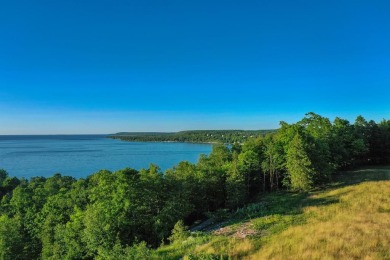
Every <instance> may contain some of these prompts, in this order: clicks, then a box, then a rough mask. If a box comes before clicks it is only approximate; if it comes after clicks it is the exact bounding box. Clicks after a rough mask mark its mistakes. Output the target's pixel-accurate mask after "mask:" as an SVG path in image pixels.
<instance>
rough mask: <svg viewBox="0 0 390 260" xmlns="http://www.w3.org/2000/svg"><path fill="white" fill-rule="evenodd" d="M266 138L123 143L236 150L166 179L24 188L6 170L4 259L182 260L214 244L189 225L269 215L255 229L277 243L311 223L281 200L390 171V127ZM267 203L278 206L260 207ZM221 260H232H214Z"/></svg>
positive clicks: (313, 120)
mask: <svg viewBox="0 0 390 260" xmlns="http://www.w3.org/2000/svg"><path fill="white" fill-rule="evenodd" d="M264 134H265V132H262V131H236V130H232V131H186V132H180V133H175V134H156V133H151V134H134V135H131V136H129V135H127V136H124V135H122V136H115V138H121V139H126V140H138V141H141V140H142V141H145V140H147V141H168V140H169V141H194V142H217V141H218V142H222V143H233V145H228V146H226V145H222V144H219V145H214V147H213V149H212V152H211V153H210V155H208V156H207V155H201V156H200V158H199V160H198V162H197V163H196V164H192V163H189V162H180V163H179V164H178V165H176V166H174V167H173V168H172V169H168V170H167V171H166V172H165V173H163V172H161V170H160V169H159V167H158V166H156V165H153V164H151V165H150V166H149V168H147V169H141V170H140V171H137V170H134V169H131V168H126V169H123V170H119V171H116V172H110V171H107V170H101V171H99V172H97V173H94V174H92V175H90V176H88V177H87V178H86V179H79V180H76V179H74V178H72V177H67V176H62V175H60V174H54V175H53V176H52V177H50V178H43V177H33V178H31V179H29V180H25V179H20V180H19V179H18V178H15V177H9V176H8V174H7V172H6V171H5V170H0V198H1V202H0V258H1V259H39V258H42V259H150V258H152V259H153V258H158V257H160V258H168V259H171V258H176V259H177V258H180V257H182V256H183V255H184V253H185V250H187V249H188V248H191V246H193V245H195V244H197V243H198V244H199V243H200V244H201V243H205V242H206V241H209V239H210V237H209V236H208V235H204V234H198V233H197V234H195V233H193V232H189V231H188V230H187V229H186V227H185V226H184V222H185V223H188V224H193V223H194V222H196V221H198V220H202V219H205V218H207V217H209V218H211V219H213V220H218V219H219V220H222V219H225V218H226V217H229V216H232V217H233V218H236V219H237V218H238V219H252V218H256V217H259V216H266V215H267V216H268V217H267V218H263V219H262V220H261V221H260V220H259V221H257V222H254V223H253V224H254V228H255V229H256V230H260V231H261V232H263V231H267V232H271V233H272V232H274V233H277V232H280V231H281V230H283V229H284V228H285V227H286V226H289V225H293V224H294V223H301V222H300V221H303V220H302V219H300V218H299V217H298V216H297V212H293V211H292V210H290V209H291V207H290V205H295V204H296V203H297V201H301V200H302V196H304V195H305V193H296V194H295V195H291V196H287V195H286V193H283V192H282V191H280V192H275V191H276V190H278V189H281V188H284V187H287V188H289V189H291V190H294V191H308V190H310V189H312V188H318V187H321V186H322V185H324V184H326V183H327V182H329V180H330V175H331V173H333V172H335V171H337V170H342V169H346V168H351V167H354V166H358V165H366V164H386V163H390V121H389V120H383V121H381V122H380V123H379V124H377V123H375V122H374V121H369V122H367V121H366V120H365V119H364V118H362V117H358V118H357V119H356V122H355V123H354V124H350V123H349V122H348V121H347V120H343V119H340V118H336V119H335V120H334V121H333V122H332V123H331V122H330V121H329V119H327V118H324V117H321V116H319V115H317V114H314V113H308V114H307V115H306V116H305V117H304V118H303V119H302V120H301V121H299V122H298V123H295V124H287V123H285V122H281V127H280V129H279V130H277V131H272V132H269V133H268V134H267V135H266V136H263V135H264ZM222 137H223V138H222ZM244 141H245V142H244ZM242 142H244V143H242ZM241 143H242V144H241ZM351 179H353V176H351ZM283 186H284V187H283ZM268 192H270V194H269V195H265V194H266V193H268ZM264 196H265V197H267V198H268V200H269V201H270V199H269V198H273V199H274V201H271V202H269V204H267V203H263V202H256V201H257V200H258V199H259V198H263V197H264ZM249 202H252V203H251V204H248V203H249ZM253 202H255V203H253ZM245 205H247V206H245ZM380 210H381V212H382V211H383V212H387V208H381V209H380ZM171 231H172V232H171ZM221 240H223V239H221ZM168 241H170V242H171V244H170V245H167V246H166V247H163V248H165V249H166V248H171V249H172V250H173V251H174V253H172V252H173V251H170V250H168V251H164V249H161V250H160V249H159V250H157V251H153V250H152V249H151V248H155V247H157V246H158V245H159V244H160V243H161V242H163V243H166V242H168ZM219 242H221V241H219ZM219 242H218V243H219ZM218 243H217V244H218ZM223 243H224V242H223ZM223 243H222V242H221V243H220V244H223ZM217 255H218V256H222V257H224V256H223V255H220V254H215V255H213V257H214V256H215V257H216V256H217ZM156 256H157V257H156ZM208 256H210V255H207V256H205V257H208ZM241 256H243V255H237V257H241ZM194 257H195V256H194Z"/></svg>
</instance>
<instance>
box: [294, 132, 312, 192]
mask: <svg viewBox="0 0 390 260" xmlns="http://www.w3.org/2000/svg"><path fill="white" fill-rule="evenodd" d="M287 170H288V175H289V177H290V178H289V179H290V182H291V183H290V185H291V186H290V187H291V189H292V190H298V191H299V190H301V191H307V190H309V189H311V188H312V187H313V178H314V174H315V172H314V168H313V165H312V162H311V160H310V157H309V154H308V151H307V147H305V145H304V142H303V140H302V137H300V135H299V134H297V135H296V136H295V137H294V139H293V140H292V141H291V143H290V148H289V149H288V152H287Z"/></svg>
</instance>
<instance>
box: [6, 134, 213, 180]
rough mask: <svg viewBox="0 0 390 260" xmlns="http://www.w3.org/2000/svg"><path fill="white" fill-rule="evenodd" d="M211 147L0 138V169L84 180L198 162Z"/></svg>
mask: <svg viewBox="0 0 390 260" xmlns="http://www.w3.org/2000/svg"><path fill="white" fill-rule="evenodd" d="M211 148H212V147H211V145H210V144H193V143H148V142H124V141H121V140H115V139H111V138H107V137H106V135H38V136H37V135H30V136H28V135H24V136H0V169H4V170H6V171H7V172H8V174H9V175H10V176H15V177H18V178H21V177H25V178H31V177H34V176H43V177H50V176H52V175H53V174H55V173H61V174H62V175H67V176H73V177H75V178H85V177H87V176H88V175H90V174H92V173H95V172H97V171H99V170H102V169H107V170H110V171H116V170H119V169H123V168H126V167H130V168H134V169H137V170H139V169H141V168H147V167H149V164H150V163H153V164H156V165H158V166H159V167H160V168H161V170H163V171H164V170H166V169H168V168H171V167H173V166H174V165H176V164H177V163H179V162H180V161H189V162H192V163H195V162H197V160H198V158H199V156H200V154H209V153H210V152H211Z"/></svg>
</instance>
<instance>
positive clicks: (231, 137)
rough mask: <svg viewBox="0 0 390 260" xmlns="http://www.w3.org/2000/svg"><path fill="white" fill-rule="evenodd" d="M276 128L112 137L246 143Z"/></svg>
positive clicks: (128, 134)
mask: <svg viewBox="0 0 390 260" xmlns="http://www.w3.org/2000/svg"><path fill="white" fill-rule="evenodd" d="M274 131H275V130H194V131H181V132H177V133H126V132H123V133H117V134H115V135H111V136H110V138H114V139H120V140H124V141H131V142H190V143H229V144H233V143H244V142H246V141H247V140H251V139H254V138H257V137H261V136H264V135H266V134H268V133H272V132H274Z"/></svg>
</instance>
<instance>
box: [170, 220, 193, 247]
mask: <svg viewBox="0 0 390 260" xmlns="http://www.w3.org/2000/svg"><path fill="white" fill-rule="evenodd" d="M188 236H189V232H188V227H186V226H185V225H184V222H183V220H179V221H178V222H176V224H175V226H174V227H173V229H172V234H171V236H170V237H168V240H169V241H171V243H181V242H183V241H184V240H186V239H187V238H188Z"/></svg>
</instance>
